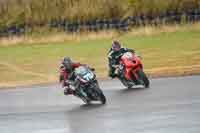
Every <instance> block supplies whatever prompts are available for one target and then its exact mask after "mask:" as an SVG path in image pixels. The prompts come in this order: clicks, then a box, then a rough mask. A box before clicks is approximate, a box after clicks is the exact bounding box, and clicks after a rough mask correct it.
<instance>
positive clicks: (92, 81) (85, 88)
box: [73, 66, 106, 104]
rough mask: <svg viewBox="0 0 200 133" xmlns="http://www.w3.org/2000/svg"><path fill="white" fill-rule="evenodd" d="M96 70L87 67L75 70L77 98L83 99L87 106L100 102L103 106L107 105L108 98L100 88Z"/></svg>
mask: <svg viewBox="0 0 200 133" xmlns="http://www.w3.org/2000/svg"><path fill="white" fill-rule="evenodd" d="M93 71H94V69H90V68H89V67H87V66H80V67H78V68H76V70H75V73H74V75H75V77H76V78H75V81H74V85H73V86H74V87H75V94H74V95H75V96H77V97H78V98H80V99H82V100H83V102H85V103H86V104H89V103H91V101H100V102H101V103H102V104H105V103H106V97H105V96H104V94H103V92H102V90H101V89H100V87H99V84H98V81H97V79H96V75H95V74H94V72H93Z"/></svg>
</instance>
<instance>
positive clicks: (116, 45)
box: [112, 40, 121, 51]
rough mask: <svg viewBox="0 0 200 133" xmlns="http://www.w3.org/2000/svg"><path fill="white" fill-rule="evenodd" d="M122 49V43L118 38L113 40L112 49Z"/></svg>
mask: <svg viewBox="0 0 200 133" xmlns="http://www.w3.org/2000/svg"><path fill="white" fill-rule="evenodd" d="M120 49H121V44H120V43H119V42H118V41H116V40H114V41H112V50H113V51H119V50H120Z"/></svg>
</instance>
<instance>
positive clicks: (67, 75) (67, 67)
mask: <svg viewBox="0 0 200 133" xmlns="http://www.w3.org/2000/svg"><path fill="white" fill-rule="evenodd" d="M81 65H83V64H80V63H74V62H72V60H71V59H70V58H69V57H64V59H63V60H62V62H61V65H60V78H59V81H60V83H61V84H62V87H63V88H65V89H64V94H65V95H71V94H74V90H73V89H71V88H70V83H69V82H70V81H74V80H75V75H74V70H75V68H78V67H79V66H81Z"/></svg>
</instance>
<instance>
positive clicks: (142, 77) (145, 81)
mask: <svg viewBox="0 0 200 133" xmlns="http://www.w3.org/2000/svg"><path fill="white" fill-rule="evenodd" d="M137 73H138V76H139V79H140V80H141V81H142V84H143V85H144V87H145V88H149V86H150V82H149V79H148V78H147V76H146V74H145V73H144V72H143V71H142V70H139V71H138V72H137Z"/></svg>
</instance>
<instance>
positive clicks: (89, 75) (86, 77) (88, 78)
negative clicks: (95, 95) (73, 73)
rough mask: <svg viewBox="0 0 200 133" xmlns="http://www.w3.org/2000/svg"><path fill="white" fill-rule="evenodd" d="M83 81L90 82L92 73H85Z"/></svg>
mask: <svg viewBox="0 0 200 133" xmlns="http://www.w3.org/2000/svg"><path fill="white" fill-rule="evenodd" d="M83 78H84V79H86V80H90V79H92V78H93V74H92V73H87V74H86V75H84V76H83Z"/></svg>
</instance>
